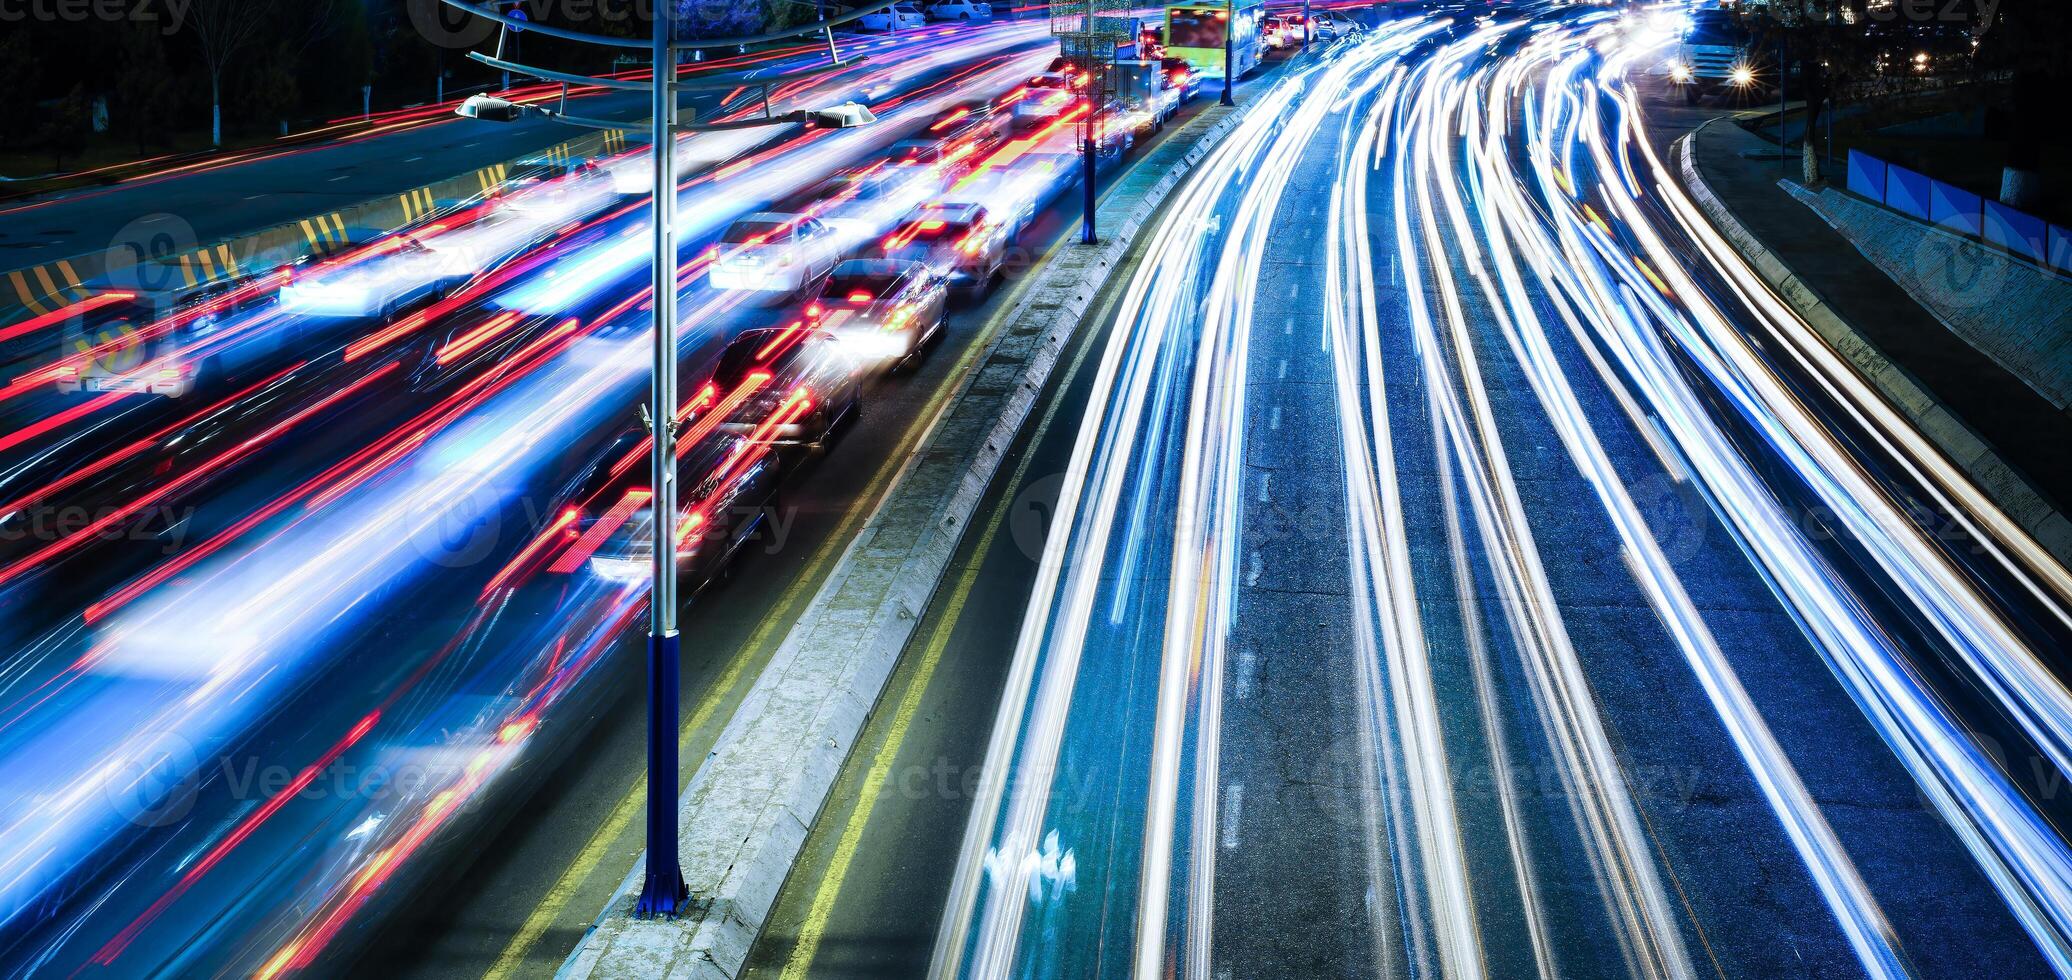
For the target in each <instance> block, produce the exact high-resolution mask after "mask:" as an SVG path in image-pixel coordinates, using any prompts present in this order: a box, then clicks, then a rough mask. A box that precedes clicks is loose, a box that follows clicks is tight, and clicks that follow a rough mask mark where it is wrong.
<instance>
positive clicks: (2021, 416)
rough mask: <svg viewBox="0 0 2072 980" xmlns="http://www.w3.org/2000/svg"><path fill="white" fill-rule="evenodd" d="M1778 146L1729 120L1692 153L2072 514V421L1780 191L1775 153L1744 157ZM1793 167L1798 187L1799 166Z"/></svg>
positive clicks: (1867, 337) (1938, 399)
mask: <svg viewBox="0 0 2072 980" xmlns="http://www.w3.org/2000/svg"><path fill="white" fill-rule="evenodd" d="M1771 146H1772V144H1770V143H1768V142H1766V141H1764V140H1763V139H1761V138H1760V137H1757V136H1755V135H1754V134H1751V133H1749V132H1748V131H1746V130H1744V129H1743V128H1742V127H1740V126H1738V125H1735V124H1733V123H1732V122H1730V121H1728V120H1720V121H1718V122H1716V123H1714V124H1712V125H1709V126H1705V127H1703V128H1701V129H1699V130H1698V131H1697V133H1696V134H1694V135H1693V137H1692V146H1691V149H1692V157H1693V162H1694V164H1695V166H1696V168H1697V172H1698V175H1699V176H1700V177H1701V178H1702V179H1703V181H1704V182H1705V183H1706V184H1707V185H1708V186H1709V187H1710V189H1711V191H1712V193H1713V194H1715V195H1717V197H1718V199H1719V202H1720V203H1721V204H1723V205H1724V206H1725V208H1726V209H1727V210H1728V211H1730V212H1731V213H1732V215H1733V216H1734V217H1735V218H1736V219H1738V220H1739V221H1740V222H1741V223H1742V225H1744V226H1745V227H1746V228H1747V230H1748V232H1749V233H1750V235H1751V236H1752V237H1753V238H1754V239H1755V240H1756V241H1757V242H1759V243H1760V244H1761V245H1762V246H1763V247H1765V248H1767V249H1768V250H1769V251H1770V252H1771V253H1773V254H1774V256H1775V257H1776V259H1777V260H1778V261H1779V262H1781V263H1782V265H1783V266H1784V267H1785V268H1786V269H1788V270H1789V271H1790V273H1791V274H1792V275H1793V276H1794V277H1795V278H1796V279H1797V280H1798V281H1799V282H1800V283H1802V284H1803V285H1804V286H1805V287H1807V289H1809V290H1810V291H1811V292H1812V293H1814V294H1816V295H1817V297H1818V299H1819V300H1820V301H1822V302H1824V303H1825V304H1826V305H1827V307H1828V308H1829V309H1830V310H1832V311H1833V312H1834V313H1835V314H1836V315H1837V316H1839V317H1840V318H1841V319H1842V320H1843V321H1845V322H1846V323H1847V324H1848V325H1849V326H1850V327H1851V328H1853V330H1854V331H1855V332H1856V334H1857V335H1858V336H1860V337H1861V338H1862V339H1863V340H1864V341H1867V342H1868V343H1869V344H1870V345H1871V346H1873V347H1875V348H1876V350H1877V352H1878V353H1880V354H1882V355H1883V356H1884V358H1885V359H1887V360H1889V361H1890V362H1891V363H1892V364H1893V365H1894V366H1897V367H1898V368H1900V369H1901V370H1902V371H1904V372H1905V373H1906V374H1908V375H1911V376H1912V378H1913V380H1914V381H1916V382H1918V383H1919V385H1920V387H1921V388H1923V389H1925V390H1926V392H1927V394H1928V395H1929V397H1930V398H1931V399H1932V400H1933V401H1934V402H1935V403H1936V404H1938V405H1939V406H1940V407H1941V408H1942V409H1943V410H1944V411H1946V412H1947V413H1948V414H1949V415H1951V416H1954V417H1955V418H1956V420H1958V421H1959V422H1961V423H1963V424H1964V425H1965V426H1967V427H1968V428H1969V429H1970V430H1971V432H1972V433H1974V434H1975V435H1976V436H1977V438H1978V439H1979V440H1982V441H1983V442H1984V443H1985V444H1986V446H1987V447H1988V448H1990V449H1991V450H1992V451H1994V453H1996V454H1997V455H1998V457H1999V459H2000V460H2001V461H2003V462H2004V463H2006V464H2007V466H2008V467H2009V468H2011V469H2012V470H2014V471H2015V472H2016V473H2017V474H2019V475H2021V476H2023V477H2026V479H2027V481H2028V483H2029V485H2030V486H2031V487H2032V488H2033V489H2034V490H2035V491H2036V492H2037V494H2039V495H2041V496H2042V497H2044V498H2045V503H2047V504H2049V505H2050V506H2051V507H2052V508H2053V509H2055V510H2058V511H2060V512H2063V511H2064V510H2065V506H2066V504H2067V503H2068V502H2072V439H2068V438H2067V434H2068V432H2072V418H2068V416H2067V414H2066V413H2064V412H2061V411H2060V410H2058V409H2057V408H2056V407H2055V406H2053V405H2052V404H2051V403H2050V402H2049V401H2048V400H2047V399H2045V398H2044V397H2043V396H2041V395H2039V394H2037V393H2036V392H2035V391H2034V390H2032V389H2031V388H2030V387H2029V386H2028V385H2026V384H2024V383H2023V382H2022V380H2021V379H2020V378H2017V377H2016V376H2015V375H2014V374H2012V373H2010V372H2009V371H2008V370H2006V369H2005V368H2003V367H2001V366H2000V365H1999V364H1996V363H1995V362H1994V361H1993V360H1992V359H1991V358H1990V357H1988V356H1986V355H1985V354H1984V353H1981V352H1980V351H1978V350H1977V349H1975V348H1974V347H1972V346H1971V345H1970V344H1969V343H1967V342H1965V340H1964V339H1963V338H1961V337H1959V336H1958V335H1956V334H1954V333H1952V332H1951V331H1950V330H1949V329H1948V328H1947V327H1946V326H1944V324H1943V323H1942V322H1941V321H1939V320H1937V319H1936V318H1935V316H1934V315H1932V314H1931V313H1929V312H1928V311H1927V310H1925V309H1923V308H1922V307H1921V305H1920V304H1919V303H1917V302H1915V300H1914V299H1913V298H1912V297H1911V296H1909V295H1908V293H1907V291H1906V290H1904V289H1902V288H1900V287H1899V285H1898V284H1896V283H1895V282H1893V280H1892V279H1891V278H1890V277H1888V276H1887V275H1886V274H1885V273H1884V272H1883V271H1881V270H1880V269H1879V268H1878V267H1877V266H1875V265H1873V264H1872V263H1871V262H1870V260H1868V259H1866V258H1865V257H1864V255H1863V253H1862V252H1860V251H1858V250H1857V249H1856V247H1855V246H1854V245H1852V244H1851V243H1850V242H1849V240H1848V239H1846V238H1844V237H1843V236H1842V235H1841V234H1840V233H1839V232H1837V231H1836V230H1835V229H1834V228H1833V227H1831V226H1830V225H1829V224H1828V223H1827V222H1826V221H1825V220H1823V219H1822V218H1821V217H1820V215H1819V214H1817V213H1816V212H1814V211H1813V210H1812V209H1810V208H1808V207H1807V206H1806V205H1805V204H1802V203H1800V201H1799V200H1797V199H1796V198H1795V197H1794V196H1793V195H1792V194H1791V193H1790V192H1789V190H1788V189H1787V188H1786V187H1785V186H1783V185H1781V184H1780V181H1781V180H1783V179H1784V178H1785V173H1784V171H1783V167H1782V166H1781V165H1780V164H1779V162H1778V160H1777V158H1776V157H1775V156H1774V151H1773V155H1771V156H1770V157H1769V158H1768V159H1748V158H1746V157H1744V156H1743V155H1742V154H1743V151H1748V150H1763V149H1769V148H1770V147H1771ZM1789 166H1790V169H1791V170H1792V171H1793V173H1791V175H1790V176H1791V178H1793V179H1794V180H1795V179H1796V178H1797V176H1798V175H1797V173H1796V171H1797V169H1798V162H1797V161H1796V160H1792V161H1789ZM1737 244H1738V243H1737ZM1802 312H1803V311H1802ZM1938 441H1943V440H1940V439H1939V440H1938ZM1944 445H1945V448H1946V450H1947V449H1948V443H1947V442H1946V441H1945V442H1944ZM1960 462H1962V461H1960Z"/></svg>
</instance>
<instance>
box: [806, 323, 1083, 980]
mask: <svg viewBox="0 0 2072 980" xmlns="http://www.w3.org/2000/svg"><path fill="white" fill-rule="evenodd" d="M1121 295H1122V290H1121V289H1116V290H1112V291H1110V293H1109V295H1108V298H1107V299H1106V300H1103V301H1102V303H1101V309H1100V311H1099V312H1098V313H1097V314H1096V315H1095V316H1094V317H1093V318H1092V319H1090V320H1084V321H1081V323H1082V325H1084V324H1086V323H1092V324H1095V325H1096V326H1098V325H1099V324H1102V323H1105V322H1107V319H1108V317H1109V316H1110V315H1112V314H1113V312H1114V309H1115V301H1116V300H1117V299H1118V298H1119V297H1120V296H1121ZM1094 347H1095V345H1094V344H1093V343H1091V342H1088V343H1083V344H1080V345H1079V351H1078V352H1077V353H1075V354H1074V355H1073V356H1072V363H1071V366H1069V367H1067V368H1066V369H1065V374H1064V377H1063V380H1062V381H1061V383H1060V384H1059V385H1058V387H1057V388H1056V389H1055V393H1054V394H1053V395H1052V397H1051V401H1050V404H1049V405H1048V406H1047V407H1046V408H1045V409H1044V413H1043V418H1042V419H1041V420H1040V421H1038V422H1037V424H1036V430H1035V432H1033V433H1031V434H1030V437H1029V443H1028V446H1027V447H1026V448H1025V449H1024V450H1023V452H1022V458H1021V459H1020V460H1019V461H1018V462H1017V463H1016V464H1015V468H1014V475H1013V476H1011V477H1009V478H1008V481H1007V485H1006V486H1004V487H1002V488H1001V493H1000V500H999V502H998V503H996V504H994V505H993V512H992V514H991V515H989V516H988V517H987V519H986V529H985V531H984V533H982V534H980V535H979V539H978V546H977V548H975V549H974V550H973V551H972V554H971V558H970V560H968V561H966V562H965V565H964V570H963V572H962V573H960V574H959V575H958V577H957V586H956V588H955V590H953V591H952V592H951V594H950V602H949V605H947V606H945V607H944V608H943V615H942V618H941V619H939V620H937V621H936V624H935V630H934V632H932V633H931V634H930V635H929V637H928V646H927V647H926V648H924V649H923V650H922V653H921V662H920V664H919V665H918V666H917V667H916V668H915V670H914V677H913V679H912V680H911V681H910V682H908V684H907V689H906V691H905V693H904V694H902V695H901V697H900V700H899V708H898V710H897V711H896V712H895V713H894V714H893V716H892V723H891V724H892V727H891V729H890V730H889V731H888V732H887V733H886V736H885V742H884V744H882V745H880V746H878V751H877V754H876V755H874V756H872V758H871V768H870V772H869V773H868V774H866V775H865V776H864V779H863V785H862V787H860V789H859V796H858V797H857V802H856V808H855V809H854V810H852V811H851V812H850V814H849V822H848V823H847V825H845V826H844V827H843V828H842V839H841V840H840V841H838V842H837V843H836V844H835V853H834V856H833V857H832V858H831V859H829V861H828V866H827V873H825V874H823V875H821V877H820V887H819V888H818V889H816V890H815V891H814V893H813V905H812V907H811V908H810V910H808V912H807V913H806V921H805V923H804V924H803V925H801V926H800V928H799V937H798V940H797V942H796V943H794V944H793V946H792V948H791V957H790V959H788V960H787V961H786V962H785V964H784V974H783V977H782V980H804V978H805V976H806V974H807V971H808V970H809V969H810V968H811V967H812V965H813V958H814V956H815V955H817V954H818V953H819V952H820V942H821V940H822V939H823V938H824V937H825V936H826V935H827V922H828V919H829V918H830V917H831V916H832V915H833V914H834V908H835V899H836V898H837V897H839V895H840V893H841V890H842V882H843V881H844V880H845V879H847V878H848V877H849V866H850V865H851V864H852V863H854V862H855V860H856V849H857V847H858V846H859V845H860V844H861V843H862V840H863V828H864V827H865V826H866V825H867V824H869V823H870V818H871V812H872V811H873V810H875V809H876V808H877V804H878V794H879V793H880V792H881V791H882V790H883V788H884V786H885V781H886V779H887V778H889V777H890V776H891V774H892V760H893V759H894V758H895V757H896V756H897V755H898V753H899V747H900V745H901V744H902V743H904V742H905V741H906V732H907V727H908V726H909V725H911V724H912V723H913V720H914V715H915V714H916V713H917V712H918V711H919V710H920V706H921V696H922V695H923V694H924V693H926V692H927V690H928V684H929V681H931V680H932V679H933V678H934V676H935V669H936V666H937V665H938V664H940V663H941V662H942V655H943V651H944V650H945V649H946V648H948V646H949V643H950V636H951V634H953V633H955V632H956V629H957V625H958V620H959V619H961V618H962V617H963V614H964V604H965V603H966V602H967V601H969V600H970V598H971V589H972V587H973V586H974V585H976V584H977V582H978V575H979V571H980V569H982V568H983V567H984V566H985V561H986V555H987V554H988V553H989V552H991V551H992V548H993V539H994V538H995V537H996V536H998V535H999V533H1000V525H1001V523H1002V522H1003V521H1005V520H1006V518H1007V511H1008V508H1009V507H1011V506H1013V504H1014V498H1015V496H1016V495H1017V494H1019V493H1020V492H1021V487H1022V480H1023V479H1024V478H1025V477H1027V476H1028V474H1029V466H1030V464H1031V463H1033V462H1035V459H1036V448H1037V447H1038V446H1039V445H1041V444H1042V442H1043V438H1044V436H1045V434H1047V433H1048V432H1049V431H1050V426H1051V422H1052V421H1053V420H1055V419H1056V418H1057V413H1058V408H1059V407H1060V406H1061V405H1063V404H1064V400H1065V399H1064V394H1065V389H1066V388H1068V387H1069V386H1070V385H1071V379H1072V378H1073V377H1074V376H1076V375H1077V374H1078V373H1079V369H1080V366H1081V365H1083V364H1084V363H1085V362H1086V358H1087V355H1088V354H1089V353H1091V352H1092V351H1093V349H1094Z"/></svg>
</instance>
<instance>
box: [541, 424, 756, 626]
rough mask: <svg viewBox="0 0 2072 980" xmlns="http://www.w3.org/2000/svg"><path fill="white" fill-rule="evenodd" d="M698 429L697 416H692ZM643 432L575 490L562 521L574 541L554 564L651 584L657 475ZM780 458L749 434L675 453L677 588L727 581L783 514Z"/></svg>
mask: <svg viewBox="0 0 2072 980" xmlns="http://www.w3.org/2000/svg"><path fill="white" fill-rule="evenodd" d="M690 421H691V422H692V423H693V424H695V423H696V416H695V415H693V416H691V417H690ZM648 454H649V443H648V438H647V433H646V431H645V430H644V429H639V428H635V429H629V430H628V431H626V432H625V433H623V434H621V435H620V436H619V437H618V439H616V440H615V441H613V442H612V443H611V444H610V445H609V446H608V447H607V448H606V450H605V452H604V453H603V454H602V455H601V456H599V458H598V460H597V462H596V464H595V465H593V466H592V467H591V468H590V470H589V472H588V473H586V474H585V475H584V476H583V477H582V479H581V480H580V481H579V482H578V483H577V484H576V486H575V488H574V489H573V491H572V493H571V494H570V495H569V501H570V502H569V503H568V505H567V506H566V507H564V508H563V509H562V510H561V511H560V512H559V513H560V517H559V518H558V521H559V523H560V525H561V526H562V528H563V533H564V535H565V536H566V537H567V539H568V541H569V544H568V545H567V548H566V550H565V551H563V552H562V556H563V557H562V558H561V559H559V560H557V561H556V563H555V564H554V565H553V566H552V567H553V568H554V569H555V570H557V571H561V572H572V571H575V570H576V569H577V568H579V567H584V566H588V568H589V569H590V571H591V572H592V573H594V574H596V575H598V576H599V577H601V578H607V579H612V580H615V581H623V582H637V581H642V580H644V579H645V578H646V577H647V575H648V574H649V570H650V568H651V566H652V562H653V560H654V553H655V533H654V517H653V514H654V508H653V507H652V506H650V503H651V501H652V500H653V498H654V493H653V491H652V485H653V472H652V470H651V469H650V467H649V464H648ZM782 476H783V471H782V465H781V460H779V459H778V458H777V456H776V455H775V454H774V453H773V452H771V451H770V450H769V448H768V447H757V446H754V445H751V444H750V443H749V440H748V439H747V438H746V437H743V436H739V435H726V434H714V435H708V436H705V437H703V438H701V439H699V440H698V441H697V442H696V443H694V444H692V445H690V446H687V447H685V448H684V450H683V452H681V453H680V454H679V455H678V456H677V470H676V479H677V486H679V487H681V488H682V490H681V491H680V493H681V496H680V497H679V499H678V501H677V506H678V508H679V510H680V512H681V516H680V517H679V518H678V523H677V531H678V535H679V537H678V543H677V546H676V562H677V571H678V575H679V576H680V578H679V582H680V583H681V588H682V589H683V591H684V593H685V594H692V595H694V594H696V593H698V592H699V591H701V590H703V589H705V588H706V587H708V586H710V585H712V584H713V583H715V582H719V581H723V580H725V578H726V577H727V575H728V573H729V572H730V571H731V570H732V568H733V564H734V560H735V558H736V557H737V556H738V555H739V554H740V552H741V549H742V548H743V547H744V546H745V545H747V544H748V542H749V541H751V540H753V539H754V536H755V534H756V532H757V531H758V530H759V529H761V528H762V526H763V525H764V523H765V522H766V521H767V519H768V518H769V516H770V514H772V513H774V512H775V510H776V506H775V505H776V500H777V491H778V487H779V484H780V483H781V482H782Z"/></svg>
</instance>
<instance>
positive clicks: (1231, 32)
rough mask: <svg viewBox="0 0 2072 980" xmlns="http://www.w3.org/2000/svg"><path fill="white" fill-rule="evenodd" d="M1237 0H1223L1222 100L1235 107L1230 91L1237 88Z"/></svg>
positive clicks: (1234, 100) (1235, 102)
mask: <svg viewBox="0 0 2072 980" xmlns="http://www.w3.org/2000/svg"><path fill="white" fill-rule="evenodd" d="M1236 37H1237V0H1223V99H1222V102H1223V104H1224V105H1236V104H1237V99H1236V97H1234V96H1233V95H1232V93H1231V90H1232V89H1234V88H1236V87H1237V59H1236V55H1237V44H1236V42H1235V41H1234V39H1235V38H1236Z"/></svg>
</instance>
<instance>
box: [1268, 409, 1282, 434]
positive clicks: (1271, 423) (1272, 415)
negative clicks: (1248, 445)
mask: <svg viewBox="0 0 2072 980" xmlns="http://www.w3.org/2000/svg"><path fill="white" fill-rule="evenodd" d="M1266 427H1267V428H1269V429H1272V430H1274V431H1276V432H1278V431H1280V428H1281V407H1280V406H1279V405H1275V406H1274V407H1273V411H1271V412H1268V413H1266Z"/></svg>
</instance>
